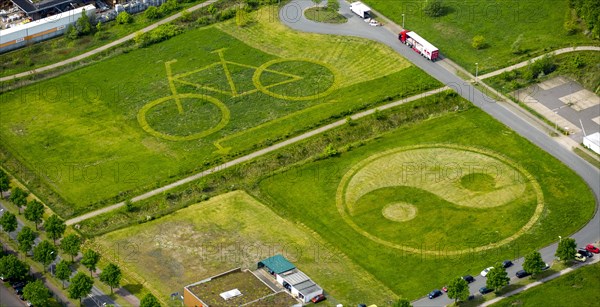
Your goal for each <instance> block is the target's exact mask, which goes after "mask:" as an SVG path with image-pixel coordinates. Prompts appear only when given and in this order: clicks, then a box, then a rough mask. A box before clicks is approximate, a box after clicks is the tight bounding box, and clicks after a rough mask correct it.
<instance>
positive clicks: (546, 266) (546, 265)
mask: <svg viewBox="0 0 600 307" xmlns="http://www.w3.org/2000/svg"><path fill="white" fill-rule="evenodd" d="M549 268H550V266H549V265H548V264H547V263H544V267H543V268H542V271H545V270H547V269H549Z"/></svg>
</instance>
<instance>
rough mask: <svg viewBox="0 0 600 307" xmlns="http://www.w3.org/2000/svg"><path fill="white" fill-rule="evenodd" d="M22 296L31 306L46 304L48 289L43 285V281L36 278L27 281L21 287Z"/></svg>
mask: <svg viewBox="0 0 600 307" xmlns="http://www.w3.org/2000/svg"><path fill="white" fill-rule="evenodd" d="M23 297H24V298H25V299H26V300H28V301H29V302H30V303H31V304H32V305H33V306H48V299H50V291H49V290H48V289H47V288H46V286H44V283H43V282H42V281H41V280H40V279H38V280H36V281H34V282H30V283H28V284H27V285H26V286H25V287H24V288H23Z"/></svg>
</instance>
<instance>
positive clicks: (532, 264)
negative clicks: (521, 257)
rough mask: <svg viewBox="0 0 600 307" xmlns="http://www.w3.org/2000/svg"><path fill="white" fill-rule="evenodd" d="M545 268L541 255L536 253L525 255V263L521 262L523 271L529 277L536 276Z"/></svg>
mask: <svg viewBox="0 0 600 307" xmlns="http://www.w3.org/2000/svg"><path fill="white" fill-rule="evenodd" d="M545 266H546V263H544V260H542V255H541V254H540V253H539V252H538V251H533V252H531V253H529V254H527V255H525V262H523V269H524V270H525V271H527V272H528V273H530V274H531V275H535V274H538V273H539V272H541V271H542V269H543V268H544V267H545Z"/></svg>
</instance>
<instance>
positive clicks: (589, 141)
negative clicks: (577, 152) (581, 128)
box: [583, 132, 600, 154]
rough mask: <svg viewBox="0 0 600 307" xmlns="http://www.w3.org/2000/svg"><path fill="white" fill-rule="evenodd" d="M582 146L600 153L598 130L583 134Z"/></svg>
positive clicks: (599, 133) (599, 134)
mask: <svg viewBox="0 0 600 307" xmlns="http://www.w3.org/2000/svg"><path fill="white" fill-rule="evenodd" d="M583 146H585V147H587V148H589V149H591V150H593V151H594V152H595V153H597V154H600V132H596V133H594V134H590V135H587V136H584V137H583Z"/></svg>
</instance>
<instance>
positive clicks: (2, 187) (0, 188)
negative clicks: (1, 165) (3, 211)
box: [0, 169, 10, 198]
mask: <svg viewBox="0 0 600 307" xmlns="http://www.w3.org/2000/svg"><path fill="white" fill-rule="evenodd" d="M9 188H10V178H9V177H8V174H7V173H6V172H4V170H2V169H0V195H2V193H3V192H5V191H8V189H9ZM0 198H2V197H0Z"/></svg>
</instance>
